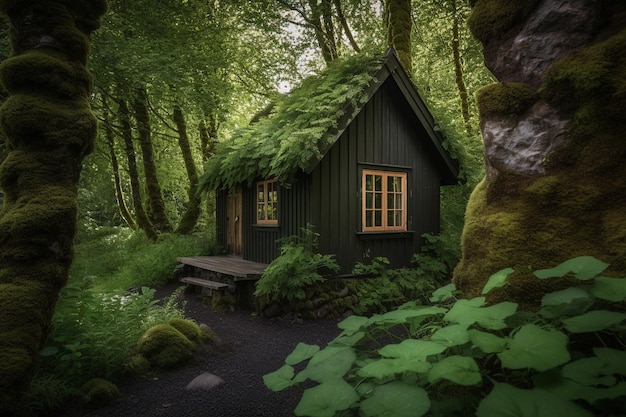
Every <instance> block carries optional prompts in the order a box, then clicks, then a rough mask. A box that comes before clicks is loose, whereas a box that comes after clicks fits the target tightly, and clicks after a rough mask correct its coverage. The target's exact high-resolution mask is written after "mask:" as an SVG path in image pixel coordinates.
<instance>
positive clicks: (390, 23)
mask: <svg viewBox="0 0 626 417" xmlns="http://www.w3.org/2000/svg"><path fill="white" fill-rule="evenodd" d="M385 19H386V23H387V43H388V44H389V46H390V47H392V48H393V49H394V50H395V51H396V53H397V54H398V59H399V60H400V62H401V63H402V66H403V67H404V69H405V70H406V72H407V73H408V74H411V72H412V71H413V59H412V58H411V28H412V27H413V20H411V0H387V1H386V2H385Z"/></svg>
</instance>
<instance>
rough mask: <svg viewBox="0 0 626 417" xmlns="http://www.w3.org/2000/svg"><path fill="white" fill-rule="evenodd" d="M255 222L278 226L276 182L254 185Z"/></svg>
mask: <svg viewBox="0 0 626 417" xmlns="http://www.w3.org/2000/svg"><path fill="white" fill-rule="evenodd" d="M256 221H257V223H259V224H278V182H277V181H276V180H267V181H261V182H258V183H257V185H256Z"/></svg>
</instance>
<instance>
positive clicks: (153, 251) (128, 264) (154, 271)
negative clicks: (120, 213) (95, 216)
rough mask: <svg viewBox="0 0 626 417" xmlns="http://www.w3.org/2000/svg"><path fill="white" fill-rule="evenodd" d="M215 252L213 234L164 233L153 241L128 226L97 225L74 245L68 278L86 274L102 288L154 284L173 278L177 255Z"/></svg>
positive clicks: (106, 289) (216, 249) (215, 246)
mask: <svg viewBox="0 0 626 417" xmlns="http://www.w3.org/2000/svg"><path fill="white" fill-rule="evenodd" d="M217 253H219V246H218V244H217V241H216V239H215V237H214V236H213V235H212V234H207V233H195V234H191V235H176V234H163V235H161V237H160V239H159V241H158V242H152V241H151V240H149V239H148V238H147V237H146V236H145V235H143V234H142V233H135V232H133V231H131V230H129V229H124V228H97V229H95V230H93V231H92V232H91V233H90V235H88V236H84V239H83V240H82V241H80V242H79V243H78V244H77V246H76V259H75V261H74V263H73V265H72V269H71V280H78V281H80V280H82V279H84V278H86V277H89V278H90V279H91V280H92V281H93V284H94V286H96V287H97V288H99V289H101V290H103V291H117V290H127V289H129V288H134V287H141V286H156V285H161V284H164V283H165V282H167V281H168V280H169V279H171V278H172V276H173V270H174V267H175V266H176V258H177V257H181V256H198V255H210V254H217Z"/></svg>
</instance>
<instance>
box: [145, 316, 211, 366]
mask: <svg viewBox="0 0 626 417" xmlns="http://www.w3.org/2000/svg"><path fill="white" fill-rule="evenodd" d="M181 324H182V322H175V325H177V326H178V327H180V328H182V329H183V331H185V332H188V331H189V326H188V325H187V323H185V324H184V325H181ZM198 332H200V330H199V329H198ZM192 337H194V336H192ZM196 346H197V345H196V343H194V342H193V341H191V340H190V339H189V338H188V337H187V336H185V334H184V333H182V332H181V331H179V330H178V329H177V328H176V327H174V326H173V325H172V324H169V323H163V324H157V325H156V326H153V327H151V328H150V329H148V331H146V332H145V333H144V334H143V336H141V338H140V339H139V343H138V344H137V352H138V353H139V354H141V355H142V356H143V357H145V358H146V359H147V360H148V361H149V362H150V364H151V365H152V366H154V367H156V368H161V369H168V368H173V367H175V366H178V365H180V364H182V363H184V362H186V361H187V360H189V359H190V358H191V357H192V356H193V353H194V351H195V349H196Z"/></svg>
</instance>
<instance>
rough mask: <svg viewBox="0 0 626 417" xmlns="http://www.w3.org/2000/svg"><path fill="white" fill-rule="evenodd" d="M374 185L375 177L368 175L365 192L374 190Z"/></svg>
mask: <svg viewBox="0 0 626 417" xmlns="http://www.w3.org/2000/svg"><path fill="white" fill-rule="evenodd" d="M373 183H374V176H373V175H369V174H368V175H366V176H365V190H366V191H372V190H373V189H374V187H373Z"/></svg>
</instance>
